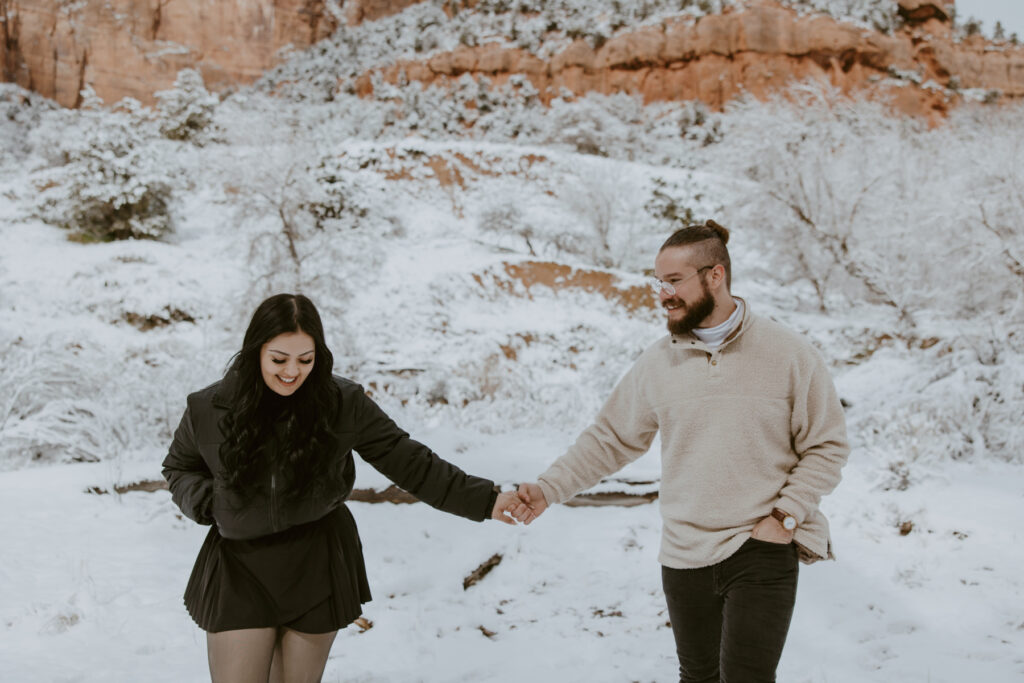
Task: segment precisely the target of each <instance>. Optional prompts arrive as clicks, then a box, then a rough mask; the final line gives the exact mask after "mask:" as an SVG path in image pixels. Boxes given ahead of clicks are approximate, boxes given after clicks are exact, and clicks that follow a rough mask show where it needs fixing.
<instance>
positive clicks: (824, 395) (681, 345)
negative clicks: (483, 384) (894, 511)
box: [538, 304, 850, 569]
mask: <svg viewBox="0 0 1024 683" xmlns="http://www.w3.org/2000/svg"><path fill="white" fill-rule="evenodd" d="M658 430H661V467H662V476H661V493H660V501H659V502H660V505H661V514H662V519H663V520H664V526H663V530H662V541H661V552H660V554H659V557H658V559H659V561H660V562H661V563H662V564H663V565H665V566H667V567H672V568H675V569H686V568H695V567H705V566H708V565H712V564H715V563H717V562H720V561H722V560H724V559H725V558H727V557H729V556H730V555H732V554H733V553H734V552H735V551H736V550H737V549H738V548H739V547H740V546H741V545H742V544H743V542H744V541H746V540H747V539H748V538H749V537H750V531H751V529H753V527H754V525H755V524H756V523H757V522H758V521H760V520H761V519H763V518H764V517H766V516H768V515H769V514H770V512H771V510H772V508H773V507H778V508H780V509H782V510H785V511H786V512H788V513H789V514H791V515H793V516H794V517H796V519H797V522H798V523H799V526H798V528H797V531H796V536H795V540H796V543H797V545H798V546H799V549H800V556H801V559H802V560H803V561H805V562H812V561H814V560H817V559H822V558H831V557H832V549H831V541H830V539H829V531H828V522H827V521H826V520H825V517H824V515H822V514H821V512H820V511H819V510H818V503H819V501H820V500H821V497H822V496H823V495H825V494H827V493H829V492H830V491H831V490H832V489H833V488H835V486H836V484H838V483H839V477H840V475H839V471H840V468H842V466H843V464H844V463H845V462H846V459H847V456H848V455H849V451H850V448H849V444H848V443H847V439H846V421H845V418H844V416H843V408H842V406H841V405H840V403H839V398H838V396H837V395H836V391H835V387H834V386H833V384H832V379H831V377H830V376H829V373H828V369H827V367H826V366H825V362H824V361H823V359H822V358H821V356H820V354H819V353H818V352H817V350H816V349H815V348H814V347H813V346H811V344H810V343H809V342H808V341H807V340H805V339H804V338H803V337H801V336H800V335H798V334H797V333H795V332H792V331H790V330H788V329H786V328H785V327H783V326H782V325H780V324H778V323H776V322H774V321H772V320H769V319H767V318H762V317H760V316H756V315H753V314H751V312H750V306H749V304H748V305H745V306H744V312H743V318H742V320H741V322H740V326H739V329H738V330H737V331H736V332H735V333H734V334H733V335H732V336H730V337H729V338H728V339H727V340H726V341H725V342H724V343H723V344H722V346H720V347H718V348H717V349H714V350H709V349H708V348H707V346H705V345H704V344H703V342H701V341H700V340H698V339H697V338H696V337H695V336H692V335H686V336H668V337H664V338H662V339H661V340H659V341H657V342H655V343H654V344H653V345H652V346H650V347H649V348H648V349H647V350H645V351H644V353H643V354H642V355H641V356H640V358H639V359H637V361H636V363H635V364H634V365H633V367H632V368H630V370H629V372H627V373H626V375H625V376H624V377H623V378H622V380H621V381H620V382H619V383H618V385H617V386H616V387H615V389H614V391H613V392H612V394H611V396H610V397H609V398H608V401H607V402H606V403H605V405H604V407H603V408H602V409H601V412H600V413H599V414H598V416H597V419H596V420H595V422H594V424H593V425H591V426H590V427H588V428H587V429H586V430H585V431H584V432H583V433H582V434H581V435H580V437H579V438H578V439H577V440H576V443H575V444H574V445H573V446H572V447H571V448H570V449H569V450H568V452H566V454H565V455H563V456H562V457H561V458H559V459H558V460H556V461H555V462H554V463H553V464H552V465H551V467H550V468H548V470H547V471H546V472H545V473H544V474H542V475H541V476H540V478H539V479H538V483H539V484H540V487H541V490H542V491H543V492H544V496H545V497H546V498H547V501H548V503H562V502H565V501H567V500H569V499H570V498H572V497H573V496H574V495H575V494H577V493H579V492H580V491H583V490H585V489H588V488H590V487H591V486H593V485H594V484H596V483H597V482H599V481H600V480H601V478H602V477H605V476H607V475H609V474H611V473H612V472H615V471H617V470H619V469H621V468H623V467H625V466H626V465H627V464H628V463H629V462H631V461H633V460H635V459H637V458H639V457H640V456H641V455H643V454H644V453H646V452H647V450H648V448H649V447H650V445H651V442H652V441H653V439H654V436H655V434H656V432H658Z"/></svg>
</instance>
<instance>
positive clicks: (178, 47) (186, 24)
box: [0, 0, 1024, 120]
mask: <svg viewBox="0 0 1024 683" xmlns="http://www.w3.org/2000/svg"><path fill="white" fill-rule="evenodd" d="M415 3H416V0H347V1H346V2H345V3H343V5H339V4H338V3H328V2H327V1H326V0H218V1H217V2H215V3H211V2H191V1H188V0H79V1H78V2H75V3H68V2H66V1H65V0H0V38H2V40H0V64H2V66H3V79H4V80H7V81H13V82H16V83H18V84H20V85H22V86H24V87H26V88H29V89H31V90H35V91H37V92H39V93H41V94H43V95H46V96H47V97H52V98H54V99H56V100H57V101H58V102H59V103H61V104H63V105H65V106H74V105H76V104H77V103H78V100H79V91H80V90H81V89H82V87H83V86H84V85H86V84H89V85H91V86H92V87H93V88H94V89H95V91H96V93H97V94H98V95H99V96H100V97H101V98H102V99H103V100H104V101H106V102H114V101H116V100H118V99H120V98H121V97H125V96H131V97H135V98H137V99H139V100H141V101H143V102H145V103H151V102H152V101H153V93H154V92H156V91H159V90H162V89H165V88H167V87H170V86H171V84H172V83H173V82H174V79H175V76H176V74H177V72H178V71H179V70H180V69H182V68H185V67H194V68H198V69H199V70H200V72H201V73H202V74H203V77H204V80H205V81H206V84H207V87H209V88H210V89H212V90H219V91H223V90H226V89H229V88H231V87H233V86H237V85H239V84H246V83H250V82H252V81H253V80H255V79H256V78H257V77H258V76H259V75H260V74H261V73H263V72H264V71H265V70H267V69H268V68H270V67H272V66H273V65H274V64H275V63H276V62H277V60H279V59H280V52H281V50H282V49H283V48H285V47H288V46H291V47H294V48H299V49H301V48H304V47H306V46H308V45H310V44H312V43H314V42H316V41H317V40H319V39H321V38H323V37H324V36H326V35H329V34H330V33H331V32H332V31H333V30H334V29H335V28H336V27H337V26H338V24H339V22H341V21H345V22H347V23H358V22H361V21H366V20H370V19H377V18H380V17H382V16H386V15H388V14H392V13H395V12H398V11H401V10H402V9H405V8H406V7H408V6H409V5H412V4H415ZM898 3H899V5H898V9H899V13H900V15H901V16H902V17H903V21H904V25H903V26H902V27H901V28H900V29H898V30H897V31H895V32H893V33H892V34H884V33H880V32H877V31H873V30H869V29H866V28H860V27H858V26H856V25H854V24H851V23H845V22H840V21H836V20H834V19H832V18H831V17H828V16H826V15H813V14H810V15H808V14H799V13H797V12H795V11H793V10H791V9H788V8H786V7H783V6H781V5H779V4H778V3H775V2H772V0H749V1H748V2H747V6H746V7H745V8H742V9H736V8H734V9H733V10H732V11H728V12H726V13H724V14H720V15H711V16H705V17H701V18H699V19H693V18H689V19H686V18H679V19H676V20H670V21H666V22H663V23H662V24H659V25H654V26H644V27H641V28H638V29H636V30H634V31H631V32H626V33H620V34H619V35H617V36H615V37H613V38H611V39H610V40H608V41H607V42H605V43H604V44H603V45H600V46H599V47H594V46H593V45H592V44H591V43H589V42H587V41H585V40H577V41H575V42H574V43H572V44H571V45H569V46H568V47H566V48H565V49H564V50H562V51H561V52H559V53H558V54H556V55H554V57H552V58H551V59H541V58H539V57H538V56H536V55H534V54H532V53H530V52H527V51H525V50H522V49H520V48H517V47H512V46H510V44H508V43H496V42H492V43H490V44H485V45H481V46H477V47H467V46H462V47H460V48H458V49H456V50H454V51H452V52H446V53H440V54H434V55H433V56H431V57H429V58H426V59H424V60H421V61H405V62H401V63H397V64H393V65H390V66H387V67H384V68H381V69H379V70H378V71H377V72H376V73H377V74H379V75H381V76H383V78H385V80H388V81H391V82H397V81H399V80H400V79H402V78H408V79H410V80H414V81H419V82H423V83H432V84H433V83H438V84H444V83H446V82H448V81H450V80H451V79H453V78H458V77H459V76H461V75H462V74H470V75H474V76H486V77H488V78H490V79H491V80H492V81H493V82H494V83H495V84H501V83H503V82H505V81H507V80H508V79H509V78H510V77H512V76H513V75H516V74H522V75H524V76H526V77H528V78H529V79H530V80H531V81H532V82H533V84H534V85H535V86H536V87H537V88H538V90H540V92H541V94H542V95H541V96H542V98H545V99H547V98H550V97H551V96H553V94H554V93H557V92H558V91H559V90H560V89H561V88H567V89H569V90H570V91H572V92H574V93H577V94H582V93H585V92H601V93H616V92H627V93H636V94H640V95H642V96H643V97H644V98H645V99H646V100H647V101H657V100H680V99H683V100H689V99H699V100H701V101H703V102H705V103H706V104H708V105H710V106H712V107H715V108H718V107H721V106H723V105H724V104H725V103H726V102H728V101H729V100H730V99H732V98H734V97H736V96H737V95H738V94H740V93H743V92H749V93H752V94H753V95H755V96H764V95H766V94H768V93H769V92H772V91H774V90H776V89H778V88H781V87H784V86H786V85H787V84H789V83H791V82H792V81H794V80H804V79H807V78H818V79H823V80H828V81H829V82H831V83H833V84H835V85H836V86H837V87H839V88H840V89H842V90H844V91H846V92H854V91H868V92H871V93H884V94H885V95H886V96H888V97H890V98H891V99H892V100H893V102H894V105H895V106H896V107H897V108H898V109H900V110H901V111H904V112H906V113H910V114H915V115H921V116H926V117H929V118H930V119H932V120H937V119H938V118H939V117H941V116H942V115H943V114H944V113H945V111H946V110H947V109H948V107H949V106H951V105H952V104H955V103H956V102H958V101H959V100H960V99H961V97H962V93H963V92H964V91H967V92H972V91H973V92H974V93H977V92H979V91H985V92H991V93H992V94H991V97H992V98H999V97H1005V98H1021V97H1024V49H1021V48H1019V47H1011V46H1009V45H1005V44H1002V45H998V46H997V45H993V44H991V43H989V42H987V41H985V40H984V39H982V38H981V37H977V36H976V37H972V38H969V39H966V40H963V41H956V40H954V39H953V37H952V35H951V27H950V23H949V17H950V15H951V12H952V9H953V3H952V2H950V1H948V0H898ZM454 4H458V5H459V6H460V7H461V8H462V9H461V10H460V11H467V8H471V6H472V5H473V4H474V3H472V2H469V1H468V0H467V1H466V2H458V3H454ZM339 6H341V7H342V12H337V11H332V10H331V8H332V7H334V8H337V7H339ZM470 11H471V10H470ZM340 14H343V16H338V15H340ZM372 75H373V74H371V73H367V74H363V75H362V76H361V77H359V78H358V79H357V80H356V83H355V87H356V90H357V92H360V93H362V94H369V93H370V92H371V91H372V86H371V80H372V79H371V76H372ZM350 85H351V84H347V83H343V84H339V87H349V86H350Z"/></svg>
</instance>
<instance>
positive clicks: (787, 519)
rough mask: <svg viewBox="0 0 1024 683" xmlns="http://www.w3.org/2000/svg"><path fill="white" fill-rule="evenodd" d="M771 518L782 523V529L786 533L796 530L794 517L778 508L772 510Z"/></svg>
mask: <svg viewBox="0 0 1024 683" xmlns="http://www.w3.org/2000/svg"><path fill="white" fill-rule="evenodd" d="M772 517H774V518H775V519H777V520H779V521H780V522H782V528H783V529H785V530H786V531H792V530H793V529H796V517H794V516H793V515H791V514H789V513H788V512H784V511H783V510H780V509H779V508H772Z"/></svg>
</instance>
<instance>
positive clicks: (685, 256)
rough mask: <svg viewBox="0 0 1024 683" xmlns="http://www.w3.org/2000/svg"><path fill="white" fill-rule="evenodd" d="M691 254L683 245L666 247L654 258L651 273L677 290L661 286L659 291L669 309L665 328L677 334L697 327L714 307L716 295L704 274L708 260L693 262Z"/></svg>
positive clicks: (665, 307) (667, 309)
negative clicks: (667, 289) (671, 292)
mask: <svg viewBox="0 0 1024 683" xmlns="http://www.w3.org/2000/svg"><path fill="white" fill-rule="evenodd" d="M691 256H692V253H691V250H690V249H687V248H686V247H668V248H667V249H664V250H662V252H661V253H660V254H658V256H657V257H656V258H655V259H654V277H656V278H657V279H659V280H661V281H662V282H665V283H667V284H670V285H672V287H673V288H674V289H675V290H676V291H675V293H674V294H668V293H667V292H666V291H665V290H664V289H662V290H661V291H660V292H659V294H658V298H659V299H660V301H661V305H662V307H664V309H665V310H666V312H667V313H668V331H669V332H671V333H672V334H676V335H683V334H688V333H689V332H690V331H691V330H693V328H695V327H700V326H701V323H703V322H704V321H705V320H706V319H707V318H708V317H709V316H710V315H711V314H712V312H713V311H714V310H715V299H714V297H713V296H712V295H711V290H709V289H708V284H707V281H706V280H705V278H704V274H705V273H707V272H708V271H707V270H706V268H707V267H708V264H704V263H699V264H698V263H693V261H692V259H691Z"/></svg>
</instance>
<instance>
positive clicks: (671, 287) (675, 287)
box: [650, 266, 714, 296]
mask: <svg viewBox="0 0 1024 683" xmlns="http://www.w3.org/2000/svg"><path fill="white" fill-rule="evenodd" d="M710 268H714V266H704V267H703V268H698V269H697V272H695V273H691V274H690V275H687V276H686V277H684V278H683V279H681V280H673V281H672V282H665V281H664V280H659V279H658V278H656V277H652V278H651V280H650V284H651V291H652V292H654V295H655V296H659V295H661V292H662V290H664V292H665V294H667V295H669V296H672V295H673V294H675V293H676V292H677V291H679V288H680V287H682V286H683V285H684V284H685V283H686V281H687V280H690V279H692V278H695V277H697V276H698V275H700V274H701V273H702V272H704V271H705V270H708V269H710Z"/></svg>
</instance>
